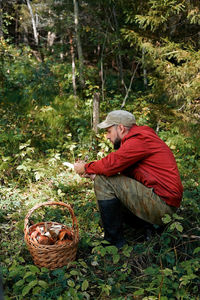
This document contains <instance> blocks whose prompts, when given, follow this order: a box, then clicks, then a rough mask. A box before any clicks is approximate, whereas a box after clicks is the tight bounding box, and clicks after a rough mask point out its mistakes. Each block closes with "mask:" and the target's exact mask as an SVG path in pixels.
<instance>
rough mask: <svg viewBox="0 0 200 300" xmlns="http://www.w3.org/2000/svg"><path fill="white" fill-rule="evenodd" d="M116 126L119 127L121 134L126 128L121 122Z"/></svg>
mask: <svg viewBox="0 0 200 300" xmlns="http://www.w3.org/2000/svg"><path fill="white" fill-rule="evenodd" d="M118 127H119V130H120V132H121V133H122V134H123V133H124V132H125V130H126V128H125V127H124V125H123V124H119V125H118Z"/></svg>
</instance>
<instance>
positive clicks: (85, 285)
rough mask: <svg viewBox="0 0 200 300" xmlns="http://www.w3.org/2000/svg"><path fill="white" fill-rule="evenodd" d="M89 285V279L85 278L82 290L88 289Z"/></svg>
mask: <svg viewBox="0 0 200 300" xmlns="http://www.w3.org/2000/svg"><path fill="white" fill-rule="evenodd" d="M88 286H89V283H88V281H87V280H84V281H83V283H82V285H81V290H82V291H85V290H87V288H88Z"/></svg>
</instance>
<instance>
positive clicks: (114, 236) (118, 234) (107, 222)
mask: <svg viewBox="0 0 200 300" xmlns="http://www.w3.org/2000/svg"><path fill="white" fill-rule="evenodd" d="M98 204H99V210H100V214H101V220H102V224H103V228H104V239H105V240H106V241H108V242H109V243H110V244H112V245H114V246H116V247H117V248H122V247H123V246H124V244H126V241H125V239H124V236H123V233H122V219H121V204H120V201H119V199H117V198H113V199H111V200H99V201H98Z"/></svg>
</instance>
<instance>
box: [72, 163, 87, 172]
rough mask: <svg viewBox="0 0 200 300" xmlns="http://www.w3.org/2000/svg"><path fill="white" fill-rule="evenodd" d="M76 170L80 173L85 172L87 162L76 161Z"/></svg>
mask: <svg viewBox="0 0 200 300" xmlns="http://www.w3.org/2000/svg"><path fill="white" fill-rule="evenodd" d="M74 171H75V172H76V173H77V174H79V175H82V174H84V173H85V163H84V162H76V163H75V164H74Z"/></svg>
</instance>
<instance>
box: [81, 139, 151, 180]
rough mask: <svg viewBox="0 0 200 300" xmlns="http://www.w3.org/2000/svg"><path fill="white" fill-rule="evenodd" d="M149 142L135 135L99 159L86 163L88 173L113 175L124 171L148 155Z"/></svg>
mask: <svg viewBox="0 0 200 300" xmlns="http://www.w3.org/2000/svg"><path fill="white" fill-rule="evenodd" d="M147 150H148V149H147V144H146V143H145V141H144V140H142V139H140V138H137V137H134V138H131V139H129V140H127V141H125V142H124V144H123V145H121V147H120V148H119V149H118V150H117V151H115V152H111V153H110V154H108V155H107V156H106V157H104V158H102V159H101V160H98V161H92V162H90V163H88V164H86V165H85V169H86V172H87V173H88V174H101V175H106V176H112V175H115V174H117V173H119V172H122V171H124V170H125V169H127V168H128V167H130V166H132V165H134V164H136V163H137V162H139V161H140V160H142V159H144V158H145V157H147V156H148V151H147Z"/></svg>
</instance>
